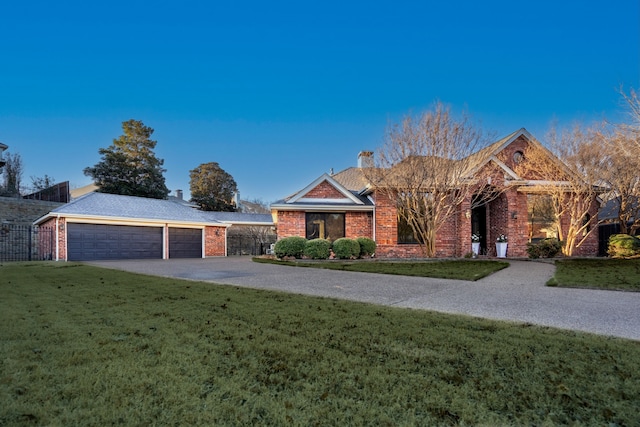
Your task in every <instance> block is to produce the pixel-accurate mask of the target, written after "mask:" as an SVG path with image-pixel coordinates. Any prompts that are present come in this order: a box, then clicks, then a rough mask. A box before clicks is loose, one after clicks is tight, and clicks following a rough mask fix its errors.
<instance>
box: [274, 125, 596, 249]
mask: <svg viewBox="0 0 640 427" xmlns="http://www.w3.org/2000/svg"><path fill="white" fill-rule="evenodd" d="M529 144H535V145H538V146H540V143H539V142H538V141H537V140H536V139H535V138H534V137H533V136H532V135H531V134H530V133H529V132H528V131H527V130H526V129H524V128H522V129H520V130H518V131H516V132H513V133H512V134H510V135H508V136H506V137H505V138H502V139H500V140H499V141H496V142H495V143H493V144H491V145H490V146H488V147H486V148H484V149H483V153H482V154H483V155H482V156H477V157H478V158H482V162H481V163H482V164H476V165H474V167H473V168H470V174H471V175H472V176H469V177H467V178H469V179H474V178H476V177H478V179H480V180H481V179H485V182H486V180H487V179H486V178H484V177H485V176H492V177H495V178H496V179H494V180H493V182H491V180H490V179H491V178H489V184H490V185H491V186H493V188H494V189H495V190H496V191H495V193H496V194H499V195H498V196H497V197H495V198H491V199H488V200H487V201H486V203H483V204H480V205H478V204H477V203H476V204H472V201H471V200H470V199H469V200H466V201H464V202H463V203H461V205H460V206H459V207H458V210H457V213H456V215H455V216H453V217H451V218H450V219H448V220H447V222H446V223H444V224H442V226H441V227H440V229H439V231H438V233H437V236H436V245H435V246H436V256H437V257H459V256H464V255H466V254H468V253H470V252H471V250H472V247H471V243H472V242H471V236H472V234H476V235H479V236H481V253H484V254H488V255H495V254H496V248H495V244H494V242H495V241H496V239H497V237H498V236H500V235H502V234H504V235H506V236H507V237H508V253H507V254H508V256H511V257H525V256H527V252H526V250H527V243H529V242H531V241H534V240H536V239H541V238H545V237H548V236H549V229H548V228H547V227H546V226H547V225H548V224H545V223H540V222H539V218H543V219H544V215H538V216H535V215H533V213H534V210H535V209H534V208H533V202H534V200H535V199H536V197H535V196H536V195H539V194H541V193H542V191H543V188H542V187H543V184H544V185H547V184H548V182H546V181H545V182H542V181H540V180H539V177H536V176H533V175H529V176H521V175H519V174H518V173H517V172H516V170H522V169H523V168H518V167H517V166H518V164H519V163H520V162H522V161H526V159H525V158H524V156H523V153H525V152H526V150H527V148H528V147H529ZM372 156H373V153H372V152H370V151H362V152H360V153H359V155H358V166H357V167H350V168H347V169H345V170H343V171H341V172H338V173H335V174H323V175H322V176H320V177H318V178H317V179H316V180H314V181H313V182H311V183H309V184H308V185H306V186H304V187H303V188H302V189H301V190H300V191H298V192H296V193H294V194H292V195H291V196H289V197H286V198H285V199H282V200H280V201H278V202H276V203H274V204H272V205H271V211H272V215H273V217H274V222H275V223H276V227H277V230H278V238H279V239H282V238H285V237H289V236H302V237H306V238H307V239H313V238H318V237H320V238H327V239H330V240H335V239H337V238H340V237H348V238H357V237H368V238H371V239H373V240H374V241H375V242H376V244H377V249H376V256H377V257H393V258H414V257H415V258H418V257H421V256H423V255H422V250H421V248H420V246H419V245H418V244H417V243H416V238H415V236H413V235H412V236H409V237H410V238H407V230H406V227H403V228H400V225H401V221H399V215H398V208H397V205H396V203H395V201H394V200H389V198H388V197H385V196H384V195H383V194H382V192H379V191H377V190H376V188H375V187H374V186H373V185H371V182H369V180H368V179H367V176H366V173H365V168H371V167H373V166H374V165H373V163H374V162H373V158H372ZM549 156H553V155H552V154H551V153H549ZM550 160H551V161H553V162H557V163H558V164H559V161H558V159H557V158H555V157H554V158H553V159H551V158H550ZM487 172H488V174H487ZM521 173H523V172H521ZM474 174H475V175H474ZM481 174H482V175H481ZM477 196H478V195H475V196H474V197H477ZM480 196H481V195H480ZM597 209H598V206H597V202H596V201H595V200H594V201H593V212H592V214H590V215H591V216H592V217H593V218H596V216H597ZM566 220H567V218H562V219H561V221H563V222H564V221H566ZM410 234H412V233H410ZM411 237H412V238H411ZM597 252H598V236H597V233H590V234H589V235H588V236H587V238H586V240H585V241H584V242H583V243H582V244H581V245H580V246H579V247H578V248H577V250H576V252H574V254H576V255H596V254H597Z"/></svg>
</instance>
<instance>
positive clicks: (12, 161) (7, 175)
mask: <svg viewBox="0 0 640 427" xmlns="http://www.w3.org/2000/svg"><path fill="white" fill-rule="evenodd" d="M5 160H6V163H5V165H4V171H3V172H4V184H3V185H2V186H1V187H0V195H2V196H9V197H20V187H21V185H22V157H20V154H18V153H14V154H11V153H8V155H7V158H6V159H5Z"/></svg>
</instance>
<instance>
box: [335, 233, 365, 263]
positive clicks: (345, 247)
mask: <svg viewBox="0 0 640 427" xmlns="http://www.w3.org/2000/svg"><path fill="white" fill-rule="evenodd" d="M333 253H334V254H335V256H336V258H340V259H351V258H358V256H359V255H360V243H358V242H357V241H356V240H353V239H347V238H346V237H342V238H340V239H337V240H336V241H335V242H333Z"/></svg>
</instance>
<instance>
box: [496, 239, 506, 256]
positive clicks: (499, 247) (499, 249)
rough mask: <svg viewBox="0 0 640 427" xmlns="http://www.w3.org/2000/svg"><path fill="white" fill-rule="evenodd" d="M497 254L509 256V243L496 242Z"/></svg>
mask: <svg viewBox="0 0 640 427" xmlns="http://www.w3.org/2000/svg"><path fill="white" fill-rule="evenodd" d="M496 255H497V256H498V258H506V257H507V243H506V242H504V243H501V242H496Z"/></svg>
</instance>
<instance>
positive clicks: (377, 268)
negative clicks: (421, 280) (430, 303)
mask: <svg viewBox="0 0 640 427" xmlns="http://www.w3.org/2000/svg"><path fill="white" fill-rule="evenodd" d="M253 260H254V261H255V262H262V263H270V264H279V265H290V266H295V267H313V268H326V269H330V270H343V271H360V272H364V273H380V274H396V275H401V276H421V277H436V278H441V279H458V280H479V279H482V278H483V277H486V276H488V275H490V274H492V273H495V272H496V271H499V270H502V269H503V268H506V267H508V266H509V263H508V262H504V261H485V260H482V261H480V260H428V261H377V260H376V261H369V260H366V261H363V260H356V261H339V260H335V261H313V262H309V261H280V260H276V259H271V258H253Z"/></svg>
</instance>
